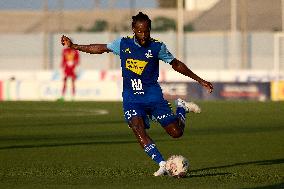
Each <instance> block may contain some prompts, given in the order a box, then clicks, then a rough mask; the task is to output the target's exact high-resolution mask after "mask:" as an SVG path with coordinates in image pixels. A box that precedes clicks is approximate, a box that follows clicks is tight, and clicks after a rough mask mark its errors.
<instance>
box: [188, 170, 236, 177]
mask: <svg viewBox="0 0 284 189" xmlns="http://www.w3.org/2000/svg"><path fill="white" fill-rule="evenodd" d="M224 175H231V173H201V174H196V173H194V174H193V172H192V171H190V175H189V176H188V177H187V178H194V177H214V176H224Z"/></svg>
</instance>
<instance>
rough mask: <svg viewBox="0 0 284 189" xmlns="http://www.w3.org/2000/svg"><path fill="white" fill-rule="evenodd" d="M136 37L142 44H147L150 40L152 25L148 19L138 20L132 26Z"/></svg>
mask: <svg viewBox="0 0 284 189" xmlns="http://www.w3.org/2000/svg"><path fill="white" fill-rule="evenodd" d="M132 30H133V32H134V35H135V38H136V40H137V41H138V43H139V44H140V45H141V46H146V45H147V43H148V41H149V40H150V27H149V26H148V22H146V21H138V22H136V23H135V25H134V27H133V28H132Z"/></svg>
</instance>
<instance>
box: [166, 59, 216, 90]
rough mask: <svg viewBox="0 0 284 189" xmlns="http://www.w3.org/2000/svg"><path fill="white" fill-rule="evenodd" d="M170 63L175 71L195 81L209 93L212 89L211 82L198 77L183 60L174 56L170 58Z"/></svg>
mask: <svg viewBox="0 0 284 189" xmlns="http://www.w3.org/2000/svg"><path fill="white" fill-rule="evenodd" d="M171 65H172V68H173V69H174V70H175V71H177V72H179V73H181V74H183V75H185V76H188V77H190V78H192V79H194V80H195V81H197V82H198V83H199V84H200V85H202V86H203V87H205V88H206V89H207V91H208V92H209V93H211V92H212V91H213V85H212V83H210V82H208V81H205V80H204V79H202V78H200V77H199V76H198V75H196V74H195V73H193V71H191V70H190V69H189V68H188V67H187V66H186V65H185V64H184V63H183V62H181V61H179V60H177V59H176V58H175V59H173V60H172V62H171Z"/></svg>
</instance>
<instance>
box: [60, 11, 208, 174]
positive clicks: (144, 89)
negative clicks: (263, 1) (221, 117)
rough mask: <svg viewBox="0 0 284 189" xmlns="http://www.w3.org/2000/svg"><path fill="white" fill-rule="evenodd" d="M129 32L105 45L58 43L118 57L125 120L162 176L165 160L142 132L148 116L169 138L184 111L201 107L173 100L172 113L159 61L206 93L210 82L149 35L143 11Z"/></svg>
mask: <svg viewBox="0 0 284 189" xmlns="http://www.w3.org/2000/svg"><path fill="white" fill-rule="evenodd" d="M132 31H133V33H134V36H130V37H119V38H117V39H116V40H114V41H113V42H111V43H109V44H90V45H78V44H73V42H72V41H71V40H70V39H69V38H68V37H66V36H62V38H61V43H62V45H64V46H66V45H67V46H68V47H71V48H73V49H77V50H79V51H82V52H87V53H90V54H102V53H105V52H107V53H108V52H112V53H114V54H115V55H118V56H120V60H121V68H122V77H123V93H122V97H123V109H124V117H125V120H126V121H127V123H128V125H129V127H130V128H131V129H132V131H133V133H134V135H135V136H136V138H137V140H138V142H139V144H140V146H141V147H142V148H143V149H144V151H145V153H146V154H147V155H148V156H149V157H151V159H152V160H153V161H155V162H156V163H157V164H158V165H159V167H160V168H159V169H158V171H156V172H155V173H154V176H162V175H165V174H167V171H166V168H165V164H166V162H165V160H164V158H163V156H162V154H161V153H160V152H159V150H158V148H157V146H156V144H155V143H154V141H153V140H152V139H151V138H150V136H149V135H148V134H147V132H146V129H149V127H150V125H149V120H148V116H150V117H151V116H154V117H155V118H156V119H157V121H158V122H159V123H160V124H161V126H162V127H163V128H164V129H165V131H166V132H167V133H168V134H169V135H170V136H171V137H173V138H179V137H181V136H182V135H183V132H184V127H185V115H186V113H188V112H194V113H199V112H200V111H201V110H200V108H199V107H198V106H197V105H196V104H194V103H193V102H190V103H188V102H185V101H183V100H182V99H177V100H176V102H175V103H176V106H177V109H176V114H174V113H173V111H172V109H171V108H170V107H169V105H168V101H166V100H165V99H164V98H163V94H162V90H161V87H160V85H159V83H158V77H159V60H162V61H163V62H165V63H168V64H170V65H171V66H172V68H173V69H174V70H175V71H177V72H179V73H181V74H183V75H185V76H187V77H190V78H192V79H194V80H196V81H197V82H198V83H199V84H200V85H201V86H203V87H204V88H206V89H207V90H208V92H210V93H211V92H212V90H213V85H212V84H211V83H210V82H208V81H205V80H203V79H202V78H200V77H199V76H197V75H196V74H195V73H193V72H192V71H191V70H190V69H189V68H188V67H187V66H186V65H185V64H184V63H183V62H181V61H179V60H177V59H176V58H174V57H173V55H172V54H171V53H170V52H169V50H168V49H167V47H166V45H165V44H164V43H163V42H160V41H157V40H155V39H153V38H151V37H150V31H151V20H150V19H149V17H148V16H147V15H146V14H143V13H142V12H139V14H137V15H136V16H133V17H132Z"/></svg>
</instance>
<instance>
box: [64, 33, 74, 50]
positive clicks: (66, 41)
mask: <svg viewBox="0 0 284 189" xmlns="http://www.w3.org/2000/svg"><path fill="white" fill-rule="evenodd" d="M61 44H62V45H63V46H66V47H71V46H72V44H73V43H72V41H71V39H69V38H68V37H66V36H65V35H62V37H61Z"/></svg>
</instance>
